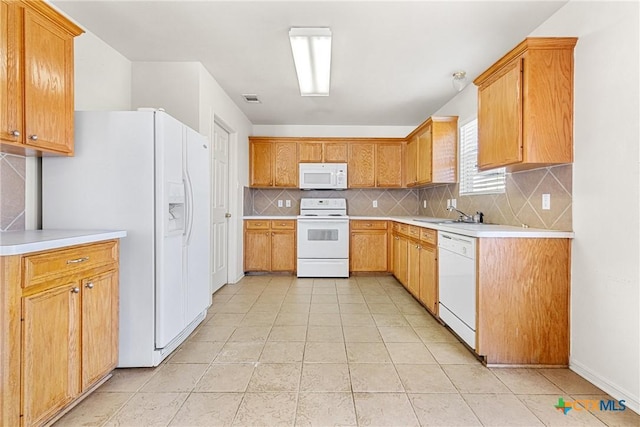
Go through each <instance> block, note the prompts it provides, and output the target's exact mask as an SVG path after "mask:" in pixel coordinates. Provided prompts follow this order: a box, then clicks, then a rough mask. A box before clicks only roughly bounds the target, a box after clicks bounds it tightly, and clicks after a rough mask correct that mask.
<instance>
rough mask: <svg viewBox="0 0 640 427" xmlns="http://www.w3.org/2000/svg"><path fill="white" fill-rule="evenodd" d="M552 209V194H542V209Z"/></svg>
mask: <svg viewBox="0 0 640 427" xmlns="http://www.w3.org/2000/svg"><path fill="white" fill-rule="evenodd" d="M549 209H551V194H547V193H545V194H543V195H542V210H545V211H548V210H549Z"/></svg>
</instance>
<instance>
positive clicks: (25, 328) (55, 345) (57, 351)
mask: <svg viewBox="0 0 640 427" xmlns="http://www.w3.org/2000/svg"><path fill="white" fill-rule="evenodd" d="M118 248H119V246H118V241H117V240H109V241H104V242H98V243H92V244H87V245H81V246H74V247H70V248H64V249H57V250H49V251H43V252H37V253H29V254H24V255H13V256H5V257H1V258H0V265H1V266H2V276H0V281H1V290H0V296H1V297H2V301H1V302H2V307H1V309H0V310H1V311H0V314H1V322H0V324H1V325H2V338H1V348H2V354H3V360H2V379H1V381H2V384H1V385H2V391H3V393H2V402H1V408H2V411H1V412H0V415H1V416H0V424H2V425H12V426H32V425H42V424H45V423H47V422H50V421H51V420H53V419H55V417H56V416H58V414H59V413H60V412H61V411H64V410H65V409H67V408H69V407H70V406H72V405H73V404H74V402H76V401H78V399H79V398H81V397H83V396H84V395H86V394H87V393H89V392H91V391H93V390H94V389H95V388H97V387H98V386H99V385H100V384H102V382H104V381H105V380H106V379H108V378H109V375H110V373H111V371H112V370H113V369H115V367H116V364H117V359H118V303H119V302H118V301H119V300H118V252H119V251H118Z"/></svg>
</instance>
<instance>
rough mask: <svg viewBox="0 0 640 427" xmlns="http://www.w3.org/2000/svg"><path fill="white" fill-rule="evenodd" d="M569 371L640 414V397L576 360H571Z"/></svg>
mask: <svg viewBox="0 0 640 427" xmlns="http://www.w3.org/2000/svg"><path fill="white" fill-rule="evenodd" d="M569 369H571V370H572V371H573V372H575V373H576V374H578V375H580V376H581V377H583V378H585V379H587V380H588V381H589V382H591V383H592V384H593V385H595V386H596V387H599V388H601V389H602V390H603V391H604V392H605V393H607V394H609V395H610V396H611V397H613V398H614V399H616V400H624V401H625V405H626V406H627V407H628V408H629V409H631V410H633V411H634V412H636V413H638V414H640V398H639V397H638V396H633V395H632V394H631V392H629V391H628V390H625V389H623V388H621V387H619V386H617V385H616V384H613V383H611V382H610V381H609V380H607V379H605V378H603V377H601V376H600V375H598V374H596V373H595V372H593V371H592V370H590V369H589V368H587V367H586V366H584V365H582V364H581V363H580V362H576V361H575V360H574V359H570V360H569Z"/></svg>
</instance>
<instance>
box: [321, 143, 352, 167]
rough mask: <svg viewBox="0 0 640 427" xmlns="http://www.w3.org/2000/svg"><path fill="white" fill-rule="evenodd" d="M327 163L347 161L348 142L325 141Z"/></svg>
mask: <svg viewBox="0 0 640 427" xmlns="http://www.w3.org/2000/svg"><path fill="white" fill-rule="evenodd" d="M323 148H324V156H323V158H322V161H323V162H325V163H346V162H347V160H348V155H347V144H346V143H345V142H325V143H324V144H323Z"/></svg>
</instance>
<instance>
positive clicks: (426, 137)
mask: <svg viewBox="0 0 640 427" xmlns="http://www.w3.org/2000/svg"><path fill="white" fill-rule="evenodd" d="M431 142H432V140H431V126H427V128H426V129H425V130H424V131H423V132H422V133H421V134H420V135H418V147H417V151H418V155H417V160H418V162H417V165H416V180H417V182H418V184H428V183H430V182H431V163H432V161H433V157H432V150H433V147H432V144H431Z"/></svg>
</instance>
